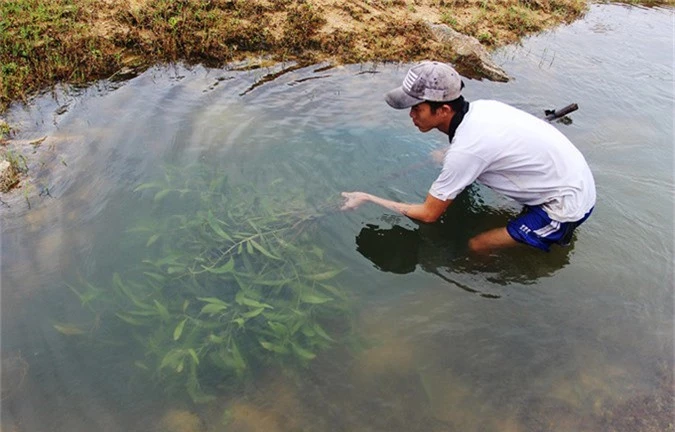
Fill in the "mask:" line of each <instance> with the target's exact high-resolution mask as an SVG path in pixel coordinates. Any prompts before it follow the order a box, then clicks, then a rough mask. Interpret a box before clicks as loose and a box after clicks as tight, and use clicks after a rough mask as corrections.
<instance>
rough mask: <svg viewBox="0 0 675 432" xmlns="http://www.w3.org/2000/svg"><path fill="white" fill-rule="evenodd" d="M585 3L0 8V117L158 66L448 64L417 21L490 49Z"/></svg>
mask: <svg viewBox="0 0 675 432" xmlns="http://www.w3.org/2000/svg"><path fill="white" fill-rule="evenodd" d="M641 3H645V2H641ZM647 3H649V4H663V3H666V4H673V3H675V1H673V0H668V1H656V2H655V1H648V2H647ZM586 6H587V2H586V0H498V1H485V0H349V1H339V0H274V1H272V0H210V1H202V0H178V1H169V0H100V1H94V0H12V1H7V0H2V1H0V113H2V112H3V111H5V110H6V109H7V107H8V106H9V104H10V103H11V102H13V101H17V100H26V98H27V97H29V96H30V95H32V94H34V93H35V92H37V91H39V90H41V89H44V88H46V87H48V86H50V85H53V84H55V83H59V82H65V83H69V84H85V83H87V82H90V81H92V80H95V79H99V78H107V77H110V76H113V75H114V74H116V73H118V72H119V71H120V70H127V69H125V68H131V69H134V70H142V69H143V68H145V67H148V66H150V65H152V64H155V63H157V62H174V61H184V62H187V63H204V64H207V65H211V66H218V65H222V64H224V63H226V62H229V61H234V60H242V59H245V58H262V57H263V56H264V57H265V58H266V59H268V60H270V61H284V60H296V61H298V62H300V63H303V64H304V63H312V62H317V61H320V60H330V61H333V62H335V63H358V62H364V61H371V60H378V61H412V60H417V59H420V58H424V57H427V58H428V57H435V58H443V59H447V61H453V59H454V55H453V52H452V47H450V46H447V45H443V44H440V43H438V42H436V41H435V40H434V38H433V36H432V35H431V34H430V31H429V29H428V28H427V26H426V25H425V24H424V22H425V21H426V22H433V23H444V24H447V25H449V26H451V27H453V28H454V29H455V30H457V31H459V32H460V33H464V34H467V35H471V36H474V37H476V38H477V39H478V40H480V41H481V43H482V44H484V45H485V46H487V47H494V46H499V45H503V44H505V43H510V42H514V41H517V40H518V39H519V38H521V37H522V36H524V35H527V34H531V33H535V32H538V31H541V30H543V29H545V28H548V27H551V26H554V25H557V24H559V23H562V22H569V21H571V20H574V19H576V18H578V17H579V16H580V15H581V14H582V13H583V12H584V10H585V9H586Z"/></svg>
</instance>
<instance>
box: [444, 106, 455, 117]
mask: <svg viewBox="0 0 675 432" xmlns="http://www.w3.org/2000/svg"><path fill="white" fill-rule="evenodd" d="M441 110H443V114H444V115H445V114H447V115H450V116H453V115H454V114H455V110H454V109H452V107H451V106H450V105H448V104H443V105H442V106H441Z"/></svg>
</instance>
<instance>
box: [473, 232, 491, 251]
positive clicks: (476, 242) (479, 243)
mask: <svg viewBox="0 0 675 432" xmlns="http://www.w3.org/2000/svg"><path fill="white" fill-rule="evenodd" d="M480 237H481V236H476V237H473V238H471V239H469V250H470V251H471V252H474V253H479V254H480V253H485V252H488V251H489V245H488V244H487V243H486V242H485V241H483V240H482V239H481V238H480Z"/></svg>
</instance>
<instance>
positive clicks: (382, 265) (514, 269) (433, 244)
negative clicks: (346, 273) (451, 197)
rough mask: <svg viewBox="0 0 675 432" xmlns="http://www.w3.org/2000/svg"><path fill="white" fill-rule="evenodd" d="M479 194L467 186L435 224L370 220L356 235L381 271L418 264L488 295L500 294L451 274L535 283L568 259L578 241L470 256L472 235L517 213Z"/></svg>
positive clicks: (402, 269) (403, 269) (404, 270)
mask: <svg viewBox="0 0 675 432" xmlns="http://www.w3.org/2000/svg"><path fill="white" fill-rule="evenodd" d="M476 195H477V188H475V187H470V188H468V189H467V190H466V191H464V192H463V193H462V194H460V195H459V196H458V198H457V199H456V200H455V201H454V202H453V205H452V206H451V207H450V208H449V209H448V211H447V212H446V213H445V214H444V215H443V216H442V217H441V219H440V220H439V221H438V222H437V223H435V224H432V225H428V224H419V226H417V227H416V228H414V229H409V228H405V227H403V226H401V225H397V224H396V222H395V221H392V223H394V225H389V224H387V226H386V227H380V226H379V225H374V224H366V225H365V226H364V227H363V228H361V231H360V232H359V234H358V235H357V236H356V245H357V251H358V252H360V253H361V254H362V255H363V256H364V257H366V258H368V259H369V260H370V261H372V262H373V264H374V265H375V266H376V267H377V268H378V269H379V270H382V271H385V272H392V273H398V274H405V273H410V272H414V271H415V270H416V269H417V268H418V266H419V267H420V268H421V269H422V270H424V271H427V272H429V273H432V274H435V275H437V276H439V277H441V278H442V279H445V280H447V281H448V282H450V283H452V284H454V285H456V286H458V287H459V288H461V289H463V290H465V291H468V292H472V293H477V294H479V295H481V296H483V297H488V298H499V297H500V296H499V295H498V294H496V293H491V294H490V293H486V292H482V291H481V289H480V288H479V287H470V286H466V285H464V284H462V283H460V282H458V281H454V280H453V279H452V276H450V275H453V274H461V273H469V274H478V273H480V274H484V275H487V279H488V280H491V281H494V282H495V283H497V284H500V285H508V284H510V283H513V282H517V283H521V284H532V283H536V282H537V281H538V280H539V279H540V278H542V277H546V276H550V275H552V274H554V273H555V272H556V271H557V270H559V269H562V268H563V267H565V266H566V265H567V264H569V255H570V254H571V253H572V251H573V249H574V242H572V243H571V244H570V246H569V247H564V248H559V247H554V248H553V249H552V252H551V253H548V254H542V253H541V252H539V251H535V250H530V249H529V248H516V249H513V250H510V251H507V252H501V253H498V254H495V255H493V256H491V257H490V258H489V259H477V258H476V257H473V256H470V255H467V248H466V244H467V242H468V240H469V239H470V238H472V237H473V236H475V235H476V234H477V233H479V232H482V230H484V229H486V227H490V226H492V227H494V226H504V225H505V224H506V222H507V221H508V220H509V219H511V218H513V217H514V216H515V213H514V212H512V211H509V210H505V209H500V208H493V207H490V206H486V205H485V204H483V202H482V199H480V198H479V197H477V196H476Z"/></svg>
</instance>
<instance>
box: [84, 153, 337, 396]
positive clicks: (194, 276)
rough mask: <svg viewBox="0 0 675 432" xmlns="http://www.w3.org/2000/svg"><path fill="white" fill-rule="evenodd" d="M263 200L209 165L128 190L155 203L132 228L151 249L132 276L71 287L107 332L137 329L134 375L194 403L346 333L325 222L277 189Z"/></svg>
mask: <svg viewBox="0 0 675 432" xmlns="http://www.w3.org/2000/svg"><path fill="white" fill-rule="evenodd" d="M265 192H266V193H265V194H262V193H260V191H259V190H257V189H255V188H253V187H250V186H246V185H234V184H231V183H230V182H229V181H228V180H227V178H226V177H225V176H223V175H219V173H218V172H217V171H216V170H209V169H208V168H206V167H204V166H198V167H195V168H194V169H190V170H185V169H167V171H166V173H165V175H164V178H163V179H162V180H160V181H156V182H152V183H146V184H142V185H140V186H138V187H137V188H136V189H135V193H137V194H138V195H139V196H140V198H141V199H143V198H146V197H151V198H152V201H153V204H154V213H153V219H152V222H151V223H146V224H145V225H139V226H136V227H134V228H133V229H130V230H129V232H130V233H131V234H132V235H134V236H136V237H137V238H138V236H142V243H143V244H144V245H145V247H146V248H147V251H148V254H147V256H146V258H145V259H143V260H142V262H141V263H140V265H139V266H138V268H135V269H133V270H131V271H126V272H124V275H122V274H119V273H114V274H113V275H112V279H111V285H110V287H109V288H108V289H102V288H96V287H94V285H93V284H91V283H88V282H87V283H83V284H82V285H83V286H81V287H78V288H77V289H76V288H74V287H71V289H72V290H73V292H75V293H76V294H77V296H78V297H79V298H80V300H81V302H82V304H83V306H86V307H87V308H89V309H91V310H92V312H94V311H95V312H96V313H98V314H101V315H102V316H103V318H102V319H101V320H102V322H106V318H111V317H113V318H114V319H108V320H107V321H108V322H111V323H113V324H115V323H117V324H121V325H122V328H123V329H124V330H123V331H125V333H126V334H128V333H129V332H128V330H129V329H131V330H132V331H131V333H132V334H133V335H134V339H135V340H136V341H137V342H138V344H139V346H140V347H141V350H142V358H139V359H135V360H136V361H135V364H136V366H138V367H139V368H141V369H142V370H145V371H148V372H150V373H151V374H152V376H153V377H154V378H156V379H157V380H158V381H159V382H162V383H164V384H166V385H167V387H168V388H169V389H181V388H182V389H186V390H187V392H188V394H189V395H190V397H191V398H192V399H193V400H194V401H196V402H200V401H208V400H209V399H210V398H211V397H212V396H211V394H212V392H213V390H214V389H215V388H216V387H217V385H219V384H221V383H222V382H224V381H225V380H227V379H237V378H244V377H246V376H248V375H249V374H250V373H251V372H252V371H253V370H255V368H256V367H263V366H266V365H270V364H277V365H283V366H291V365H297V364H300V365H305V364H307V363H308V362H309V361H311V360H312V359H314V358H315V357H316V355H317V353H319V352H320V351H321V350H323V349H326V348H327V347H329V346H330V345H331V344H332V343H333V342H335V340H336V338H337V337H338V336H339V332H340V331H344V330H345V329H347V328H348V325H349V313H348V312H349V310H348V298H347V296H346V295H345V293H344V292H343V291H342V290H341V289H340V288H339V287H338V286H336V285H334V284H332V283H331V281H332V279H333V278H335V277H336V276H337V275H338V274H339V273H340V271H341V269H339V268H337V267H336V266H335V265H334V264H332V263H330V262H328V261H327V260H326V259H325V257H324V253H323V250H322V249H321V248H319V247H318V246H317V245H316V244H313V243H312V237H311V235H310V232H311V231H310V229H311V227H312V226H313V222H314V221H315V220H316V219H317V216H319V214H320V213H317V212H316V211H310V210H309V208H308V206H307V205H304V204H303V203H302V202H298V200H297V199H295V198H294V197H293V195H292V191H287V190H283V188H282V187H281V185H278V182H277V185H276V186H275V183H273V184H272V185H270V186H269V187H268V188H267V189H266V190H265ZM146 236H147V237H146ZM91 289H95V292H91V293H90V292H89V290H91Z"/></svg>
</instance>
